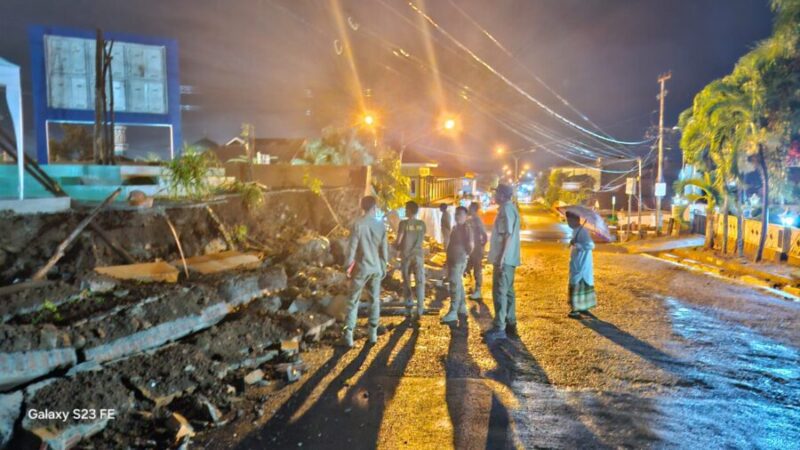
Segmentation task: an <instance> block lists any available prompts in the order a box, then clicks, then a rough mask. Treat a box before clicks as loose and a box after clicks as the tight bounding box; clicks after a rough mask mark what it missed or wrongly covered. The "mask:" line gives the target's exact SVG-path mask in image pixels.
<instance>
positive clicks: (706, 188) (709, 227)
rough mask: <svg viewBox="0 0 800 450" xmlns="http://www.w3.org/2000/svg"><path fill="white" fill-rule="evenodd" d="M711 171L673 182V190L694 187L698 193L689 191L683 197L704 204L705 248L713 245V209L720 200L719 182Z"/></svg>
mask: <svg viewBox="0 0 800 450" xmlns="http://www.w3.org/2000/svg"><path fill="white" fill-rule="evenodd" d="M715 178H716V177H715V176H714V175H712V173H711V172H705V173H703V176H702V177H697V178H689V179H686V180H678V181H676V182H675V186H674V188H675V191H676V192H683V191H684V188H686V187H689V186H691V187H695V188H697V189H698V190H699V191H700V193H689V194H686V195H685V197H686V199H687V200H689V202H690V203H698V202H702V203H705V205H706V239H705V245H704V246H705V248H706V249H711V248H713V247H714V222H715V210H716V207H717V205H718V204H719V202H720V200H721V197H722V195H721V193H720V191H719V190H718V186H719V183H718V182H717V180H716V179H715Z"/></svg>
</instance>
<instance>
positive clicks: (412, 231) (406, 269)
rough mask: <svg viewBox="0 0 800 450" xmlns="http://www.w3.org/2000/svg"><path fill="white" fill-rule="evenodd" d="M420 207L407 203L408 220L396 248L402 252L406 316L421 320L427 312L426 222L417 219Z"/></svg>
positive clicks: (398, 235)
mask: <svg viewBox="0 0 800 450" xmlns="http://www.w3.org/2000/svg"><path fill="white" fill-rule="evenodd" d="M417 212H419V205H417V203H416V202H413V201H411V202H407V203H406V218H405V220H402V221H401V222H400V226H399V227H398V231H397V241H396V242H395V247H396V248H397V250H398V251H399V252H400V272H401V274H402V275H403V296H404V297H405V302H406V314H407V315H408V316H412V317H413V318H414V319H417V320H418V319H419V318H420V316H422V314H423V313H424V312H425V251H424V250H423V249H422V244H423V242H424V241H425V232H426V227H425V222H423V221H421V220H419V219H417ZM412 275H413V276H414V284H415V286H414V290H415V291H416V296H417V308H416V311H413V312H412V308H413V305H414V303H413V296H412V295H413V294H412V290H411V276H412Z"/></svg>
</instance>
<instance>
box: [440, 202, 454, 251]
mask: <svg viewBox="0 0 800 450" xmlns="http://www.w3.org/2000/svg"><path fill="white" fill-rule="evenodd" d="M439 211H441V212H442V218H441V220H440V221H439V224H440V225H441V227H442V244H443V245H444V249H445V250H447V245H448V244H449V243H450V230H451V229H452V228H453V224H452V222H451V220H450V213H449V212H448V211H447V204H446V203H442V204H441V205H439Z"/></svg>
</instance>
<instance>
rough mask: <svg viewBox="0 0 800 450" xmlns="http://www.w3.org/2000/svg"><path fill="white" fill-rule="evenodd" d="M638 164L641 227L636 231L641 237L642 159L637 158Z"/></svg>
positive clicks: (640, 218) (640, 222)
mask: <svg viewBox="0 0 800 450" xmlns="http://www.w3.org/2000/svg"><path fill="white" fill-rule="evenodd" d="M636 162H638V163H639V178H638V179H637V180H636V184H637V185H638V187H639V207H638V208H637V209H638V214H639V226H638V227H637V228H636V231H637V232H638V233H639V236H641V235H642V158H636Z"/></svg>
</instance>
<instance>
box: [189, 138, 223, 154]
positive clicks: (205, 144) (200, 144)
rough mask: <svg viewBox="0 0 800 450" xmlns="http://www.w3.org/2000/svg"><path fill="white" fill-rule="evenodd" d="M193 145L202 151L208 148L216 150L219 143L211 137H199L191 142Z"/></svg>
mask: <svg viewBox="0 0 800 450" xmlns="http://www.w3.org/2000/svg"><path fill="white" fill-rule="evenodd" d="M191 147H194V148H195V149H197V150H200V151H206V150H214V149H216V148H217V147H219V144H218V143H217V142H216V141H213V140H211V139H209V138H207V137H204V138H202V139H198V140H196V141H194V142H193V143H192V144H191Z"/></svg>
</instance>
